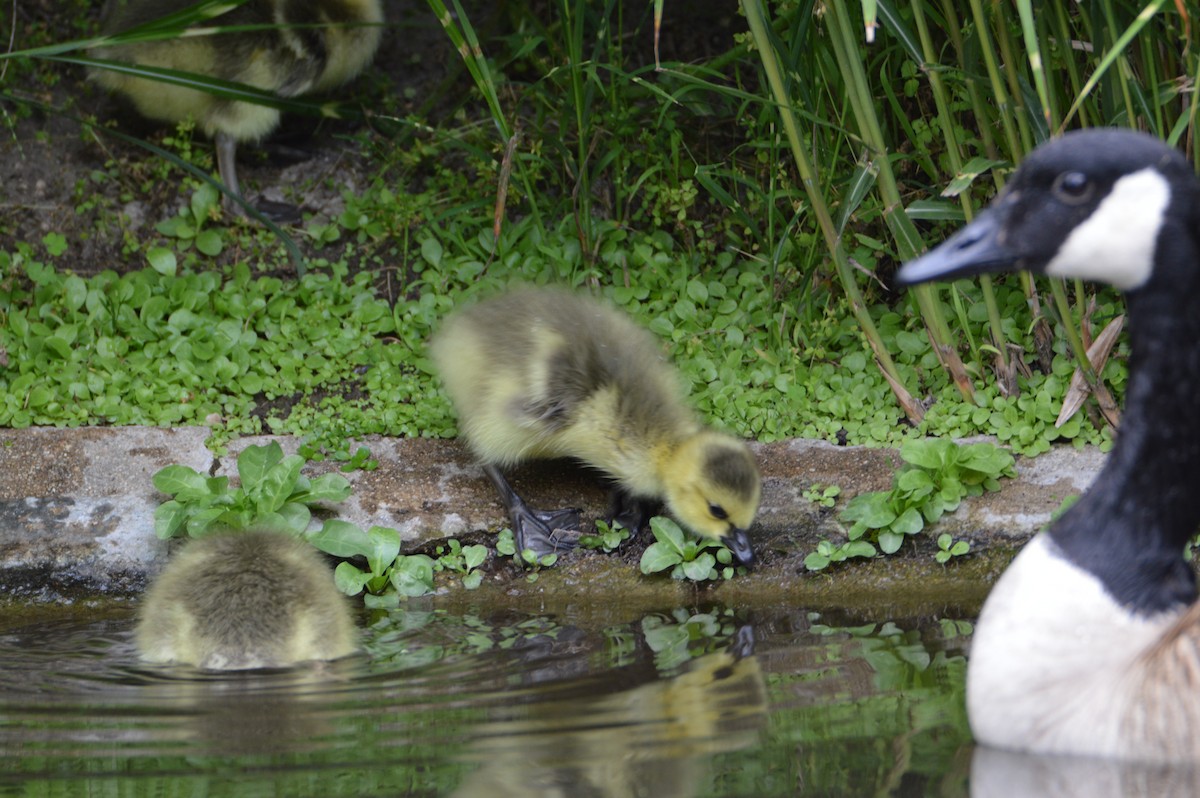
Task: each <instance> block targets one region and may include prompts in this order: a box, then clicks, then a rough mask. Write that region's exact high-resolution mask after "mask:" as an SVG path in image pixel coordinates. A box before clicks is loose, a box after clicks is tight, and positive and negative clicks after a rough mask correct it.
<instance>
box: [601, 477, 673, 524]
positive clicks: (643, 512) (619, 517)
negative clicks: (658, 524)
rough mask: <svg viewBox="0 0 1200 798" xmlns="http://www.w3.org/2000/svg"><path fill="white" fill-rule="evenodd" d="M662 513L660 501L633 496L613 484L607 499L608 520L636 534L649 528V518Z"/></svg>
mask: <svg viewBox="0 0 1200 798" xmlns="http://www.w3.org/2000/svg"><path fill="white" fill-rule="evenodd" d="M661 513H662V502H661V501H659V500H658V499H647V498H645V497H644V496H634V495H633V494H631V493H630V492H629V491H627V490H625V489H624V488H622V487H620V486H616V485H614V486H613V489H612V493H611V494H609V499H608V522H609V523H610V524H612V523H618V524H620V525H621V526H623V527H625V528H626V529H628V530H629V534H630V535H638V534H641V533H642V532H644V531H645V530H647V529H649V528H650V519H651V518H653V517H654V516H656V515H660V514H661Z"/></svg>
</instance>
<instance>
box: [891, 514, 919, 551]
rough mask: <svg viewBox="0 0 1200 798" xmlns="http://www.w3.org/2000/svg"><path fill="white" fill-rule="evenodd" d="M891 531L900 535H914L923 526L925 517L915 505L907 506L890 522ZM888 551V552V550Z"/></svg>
mask: <svg viewBox="0 0 1200 798" xmlns="http://www.w3.org/2000/svg"><path fill="white" fill-rule="evenodd" d="M889 528H890V529H891V531H893V532H897V533H899V534H901V535H915V534H917V533H918V532H920V531H921V530H922V529H924V528H925V519H924V518H922V517H921V513H920V512H918V511H917V508H915V507H909V508H908V509H907V510H905V511H904V512H902V513H900V515H899V516H898V517H897V518H896V520H895V521H893V522H892V524H891V526H890V527H889ZM889 553H890V552H889Z"/></svg>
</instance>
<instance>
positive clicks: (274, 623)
mask: <svg viewBox="0 0 1200 798" xmlns="http://www.w3.org/2000/svg"><path fill="white" fill-rule="evenodd" d="M134 640H135V643H136V645H137V649H138V653H139V654H140V655H141V658H142V659H143V660H145V661H146V662H153V663H159V664H172V663H173V664H180V665H193V666H195V667H198V668H208V669H212V670H245V669H249V668H281V667H287V666H290V665H294V664H296V663H299V662H305V661H309V660H327V659H337V658H338V657H344V656H346V655H348V654H352V653H354V651H355V650H356V649H357V647H358V642H357V641H358V632H357V630H356V628H355V625H354V616H353V614H352V613H351V610H350V605H349V603H348V602H347V601H346V597H345V596H343V595H342V594H341V593H340V592H339V591H338V589H337V587H336V586H335V585H334V582H333V574H332V573H331V572H330V570H329V568H328V567H326V565H325V563H324V562H322V561H321V556H320V555H319V554H318V552H317V550H316V549H314V548H313V547H312V545H310V544H309V543H306V542H305V541H303V540H301V539H299V538H296V537H294V536H292V535H290V534H287V533H284V532H267V531H255V532H223V533H217V534H212V535H209V536H208V537H203V538H197V539H195V540H192V541H190V542H188V543H187V545H186V546H185V547H184V549H183V551H181V552H180V553H179V554H178V555H177V556H176V557H175V558H174V559H172V560H171V562H170V564H168V565H167V568H166V570H164V571H163V572H162V574H161V575H160V576H159V577H158V579H157V580H155V582H154V584H153V585H151V587H150V590H149V591H148V592H147V593H146V596H145V597H144V598H143V600H142V607H141V611H140V614H139V620H138V624H137V629H136V630H135V632H134Z"/></svg>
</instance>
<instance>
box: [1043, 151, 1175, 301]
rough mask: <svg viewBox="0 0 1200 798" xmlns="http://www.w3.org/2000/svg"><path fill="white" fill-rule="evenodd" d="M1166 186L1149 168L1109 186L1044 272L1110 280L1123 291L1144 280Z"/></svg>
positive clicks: (1167, 190) (1168, 195)
mask: <svg viewBox="0 0 1200 798" xmlns="http://www.w3.org/2000/svg"><path fill="white" fill-rule="evenodd" d="M1170 199H1171V187H1170V186H1169V185H1168V184H1167V181H1166V179H1165V178H1164V177H1163V176H1162V175H1161V174H1159V173H1158V172H1156V171H1155V170H1153V169H1143V170H1141V171H1140V172H1134V173H1133V174H1131V175H1126V176H1125V177H1122V178H1121V179H1120V180H1118V181H1117V182H1116V183H1114V184H1113V187H1112V191H1110V192H1109V193H1108V196H1107V197H1105V198H1104V199H1103V200H1102V201H1101V203H1100V204H1099V205H1098V206H1096V210H1094V211H1092V215H1091V216H1089V217H1088V218H1087V219H1085V220H1084V221H1083V223H1082V224H1080V225H1079V226H1078V227H1076V228H1075V229H1074V230H1072V231H1071V234H1070V235H1069V236H1067V240H1066V241H1064V242H1063V243H1062V246H1061V247H1059V248H1058V253H1057V254H1056V255H1055V256H1054V257H1053V258H1052V259H1051V260H1050V262H1049V263H1047V264H1046V274H1050V275H1054V276H1056V277H1080V278H1083V279H1085V280H1096V281H1099V282H1104V283H1109V284H1110V285H1112V286H1115V287H1116V288H1120V289H1121V290H1123V291H1128V290H1130V289H1133V288H1137V287H1138V286H1140V285H1142V284H1143V283H1145V282H1146V280H1147V279H1149V277H1150V272H1151V271H1152V270H1153V268H1154V248H1155V244H1156V242H1157V240H1158V231H1159V229H1160V228H1161V227H1162V222H1163V214H1164V213H1165V212H1166V209H1167V204H1168V203H1169V202H1170Z"/></svg>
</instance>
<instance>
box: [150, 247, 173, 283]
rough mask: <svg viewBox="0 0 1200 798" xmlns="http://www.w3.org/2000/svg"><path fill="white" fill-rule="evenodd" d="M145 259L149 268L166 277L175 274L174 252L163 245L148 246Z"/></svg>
mask: <svg viewBox="0 0 1200 798" xmlns="http://www.w3.org/2000/svg"><path fill="white" fill-rule="evenodd" d="M146 260H147V262H149V264H150V268H152V269H154V271H156V272H158V273H159V274H162V275H165V276H167V277H174V276H175V269H176V263H175V253H174V252H172V251H171V250H169V249H166V248H165V247H150V249H148V250H146Z"/></svg>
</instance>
